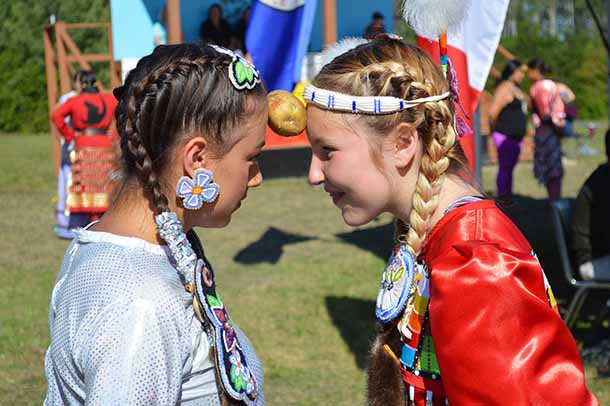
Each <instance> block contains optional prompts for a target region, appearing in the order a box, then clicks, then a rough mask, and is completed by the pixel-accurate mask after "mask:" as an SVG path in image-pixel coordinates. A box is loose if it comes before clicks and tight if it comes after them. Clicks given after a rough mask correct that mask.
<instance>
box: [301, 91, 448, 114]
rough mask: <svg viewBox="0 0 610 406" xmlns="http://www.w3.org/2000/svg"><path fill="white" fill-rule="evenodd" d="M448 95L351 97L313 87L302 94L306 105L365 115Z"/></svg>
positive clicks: (435, 99) (398, 108)
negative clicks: (311, 104)
mask: <svg viewBox="0 0 610 406" xmlns="http://www.w3.org/2000/svg"><path fill="white" fill-rule="evenodd" d="M449 95H450V93H449V92H445V93H443V94H440V95H437V96H430V97H423V98H421V99H414V100H404V99H399V98H397V97H391V96H351V95H347V94H343V93H338V92H334V91H332V90H326V89H320V88H318V87H315V86H313V85H309V86H307V87H305V91H304V92H303V98H304V99H305V101H306V102H307V103H313V104H316V105H318V106H320V107H322V108H323V109H326V110H338V111H344V112H348V113H366V114H390V113H396V112H399V111H403V110H406V109H410V108H412V107H415V106H417V105H419V104H422V103H428V102H437V101H441V100H444V99H446V98H448V97H449Z"/></svg>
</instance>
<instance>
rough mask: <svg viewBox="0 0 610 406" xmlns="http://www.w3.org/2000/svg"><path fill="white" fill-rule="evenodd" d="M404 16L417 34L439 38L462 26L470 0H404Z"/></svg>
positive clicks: (456, 30)
mask: <svg viewBox="0 0 610 406" xmlns="http://www.w3.org/2000/svg"><path fill="white" fill-rule="evenodd" d="M402 7H403V17H404V19H405V21H406V22H407V23H408V24H409V25H410V26H411V27H412V28H413V30H415V32H416V33H417V35H421V36H422V37H426V38H428V39H437V38H438V37H439V36H440V35H441V34H443V33H446V32H449V34H455V33H457V32H459V31H460V30H461V28H462V22H463V21H464V18H465V17H466V13H468V8H469V7H470V0H404V1H403V3H402Z"/></svg>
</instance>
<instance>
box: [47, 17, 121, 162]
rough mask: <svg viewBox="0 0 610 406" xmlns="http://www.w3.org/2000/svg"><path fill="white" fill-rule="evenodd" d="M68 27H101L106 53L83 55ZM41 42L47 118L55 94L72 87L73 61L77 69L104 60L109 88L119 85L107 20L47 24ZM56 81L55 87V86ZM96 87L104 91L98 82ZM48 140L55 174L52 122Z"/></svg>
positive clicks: (57, 153) (56, 138) (57, 146)
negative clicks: (106, 44) (100, 21)
mask: <svg viewBox="0 0 610 406" xmlns="http://www.w3.org/2000/svg"><path fill="white" fill-rule="evenodd" d="M71 29H98V30H99V29H103V30H105V31H106V33H107V36H108V52H107V53H104V54H83V53H82V52H81V51H80V49H79V48H78V46H77V45H76V43H75V42H74V40H73V39H72V37H71V36H70V34H69V33H68V30H71ZM42 36H43V41H44V59H45V65H46V75H47V100H48V107H49V120H50V117H51V114H52V113H53V110H54V109H55V107H56V105H57V101H58V100H59V96H60V95H62V94H65V93H67V92H69V91H70V89H72V77H73V76H74V73H75V72H76V69H75V67H74V66H73V64H74V63H76V64H77V65H78V67H79V69H86V70H89V69H91V65H90V62H108V63H109V65H110V87H111V88H115V87H117V86H119V85H120V75H119V70H118V65H117V64H115V61H114V56H113V52H112V49H113V48H112V25H111V24H110V23H74V24H72V23H71V24H68V23H64V22H57V23H55V24H53V25H47V26H45V27H44V29H43V31H42ZM58 80H59V86H58ZM99 87H100V89H101V90H102V91H103V90H105V88H104V86H103V85H102V84H101V83H100V84H99ZM49 126H50V129H51V142H52V145H53V147H52V148H53V169H54V171H55V173H57V171H58V169H59V164H60V161H61V143H60V135H59V133H58V132H57V129H56V128H55V126H54V125H53V123H52V122H50V121H49Z"/></svg>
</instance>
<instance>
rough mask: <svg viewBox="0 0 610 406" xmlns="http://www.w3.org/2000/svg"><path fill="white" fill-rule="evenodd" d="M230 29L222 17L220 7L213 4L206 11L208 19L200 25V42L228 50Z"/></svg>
mask: <svg viewBox="0 0 610 406" xmlns="http://www.w3.org/2000/svg"><path fill="white" fill-rule="evenodd" d="M231 35H232V33H231V27H230V26H229V23H228V22H227V20H225V19H224V18H223V17H222V7H221V6H220V4H218V3H214V4H212V5H211V6H210V9H209V10H208V18H207V19H206V20H205V21H204V22H203V24H201V41H202V42H203V43H204V44H214V45H219V46H221V47H225V48H228V47H229V46H230V45H231Z"/></svg>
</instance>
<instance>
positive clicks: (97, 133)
mask: <svg viewBox="0 0 610 406" xmlns="http://www.w3.org/2000/svg"><path fill="white" fill-rule="evenodd" d="M117 104H118V102H117V100H116V99H115V98H114V96H113V95H112V94H109V93H81V94H79V95H77V96H74V97H72V98H70V99H68V101H66V102H65V103H64V104H62V105H61V106H59V107H58V108H57V109H56V110H55V111H54V112H53V114H52V115H51V119H52V120H53V123H54V124H55V126H56V127H57V129H58V130H59V132H60V133H61V135H62V137H63V138H64V139H65V141H66V142H71V141H74V153H73V155H72V156H71V157H70V160H71V165H72V175H71V179H70V181H69V183H68V196H67V199H66V208H67V209H68V210H69V211H70V212H73V213H92V214H93V213H98V214H99V213H103V212H105V211H106V210H107V209H108V206H109V203H110V194H111V193H112V183H111V181H110V174H111V172H112V170H113V169H115V167H116V162H117V160H116V152H115V149H114V146H113V143H112V138H116V136H115V135H110V131H109V127H110V125H111V123H112V120H113V119H114V111H115V109H116V106H117ZM66 117H70V118H71V121H72V127H71V126H70V125H68V124H67V123H66V121H65V118H66Z"/></svg>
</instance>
